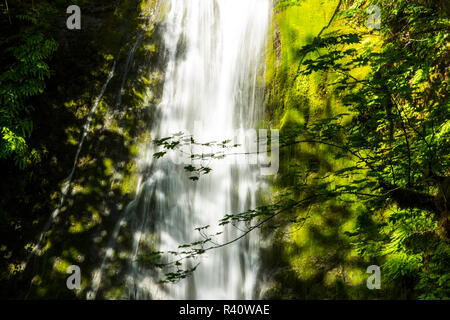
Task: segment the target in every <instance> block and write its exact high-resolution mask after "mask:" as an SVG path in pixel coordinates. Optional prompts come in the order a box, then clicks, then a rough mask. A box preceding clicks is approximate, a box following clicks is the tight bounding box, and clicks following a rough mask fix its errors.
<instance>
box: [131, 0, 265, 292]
mask: <svg viewBox="0 0 450 320" xmlns="http://www.w3.org/2000/svg"><path fill="white" fill-rule="evenodd" d="M165 4H166V5H167V6H166V8H165V9H166V10H165V18H164V28H163V44H164V47H165V50H166V55H167V56H166V61H167V69H166V74H165V82H164V88H163V96H162V101H161V103H160V105H159V106H158V111H159V112H160V113H161V119H160V123H159V124H158V126H157V129H155V130H154V132H153V133H152V136H153V137H155V138H156V137H167V136H171V135H173V134H175V133H178V132H184V133H185V134H186V133H192V134H193V135H194V137H195V139H196V140H197V141H202V142H208V141H223V140H227V139H232V138H233V137H235V135H236V132H237V130H239V129H241V130H247V129H252V128H253V127H254V125H255V123H256V121H257V120H258V118H260V116H261V114H262V102H263V93H262V90H261V86H260V85H258V84H260V83H261V79H262V76H263V73H264V72H263V71H264V70H263V68H262V67H261V66H264V48H265V44H266V36H267V33H268V25H269V19H270V0H167V1H166V2H165ZM163 11H164V10H163ZM258 79H259V82H258ZM156 151H157V149H155V148H154V147H149V148H148V149H147V150H145V152H144V153H143V156H142V157H141V159H140V167H141V168H142V172H143V173H142V177H141V179H140V182H139V186H138V192H137V197H136V200H135V201H134V202H133V203H132V204H131V205H130V206H129V208H128V213H127V215H128V218H127V220H128V224H127V227H128V228H130V230H131V231H132V232H133V236H134V239H133V249H132V257H131V260H132V261H133V262H132V263H131V266H130V268H129V271H128V274H127V279H128V280H127V283H128V287H129V290H130V298H134V299H145V298H149V297H152V298H173V299H252V298H256V297H257V290H256V283H257V273H258V267H259V263H258V251H259V243H258V236H257V235H256V234H250V235H248V236H246V237H245V238H243V239H241V240H240V241H238V242H235V243H233V244H231V245H228V246H226V247H223V248H220V249H215V250H211V251H208V252H207V253H206V254H205V255H202V256H201V257H200V258H199V259H198V260H197V261H192V262H191V265H190V266H193V265H194V264H196V263H198V262H200V265H199V267H198V268H197V270H196V271H195V272H194V273H193V275H192V276H190V277H188V278H187V279H184V280H182V281H180V282H179V283H176V284H173V285H165V286H161V285H157V284H155V282H154V273H151V272H149V271H147V269H148V267H146V266H143V265H141V264H139V263H138V262H136V258H137V257H138V256H139V255H140V254H143V253H146V252H148V250H149V246H152V247H153V248H155V249H157V250H159V251H170V250H177V248H178V246H179V245H181V244H186V243H191V242H193V241H197V240H201V239H202V238H201V237H200V235H199V234H198V233H197V232H196V231H195V228H197V227H202V226H206V225H210V226H211V227H210V228H209V229H208V230H207V232H208V233H209V234H214V233H216V232H221V231H223V234H222V235H221V236H219V237H218V238H215V239H214V241H215V242H219V243H225V242H227V241H230V240H233V239H235V238H236V237H238V236H239V235H241V234H242V232H241V231H240V230H238V229H236V228H233V227H231V226H227V227H226V228H225V229H221V228H220V227H219V226H218V224H219V220H220V219H221V218H223V217H224V215H226V214H229V213H237V212H243V211H246V210H248V209H250V208H254V207H255V206H256V203H257V200H256V193H257V190H258V188H259V184H260V181H261V179H260V177H259V176H260V171H259V168H258V167H256V166H255V165H250V164H247V163H242V162H239V163H235V162H233V161H227V160H214V161H211V163H209V167H210V168H212V172H211V173H209V174H208V175H206V176H202V177H201V178H200V180H199V181H191V180H189V174H187V173H186V171H185V170H184V166H185V165H186V164H185V163H180V162H181V161H180V159H179V158H178V157H180V154H179V153H177V152H173V153H171V154H168V156H166V157H164V158H162V159H153V154H154V153H155V152H156ZM235 160H236V159H235ZM186 267H189V265H187V266H186Z"/></svg>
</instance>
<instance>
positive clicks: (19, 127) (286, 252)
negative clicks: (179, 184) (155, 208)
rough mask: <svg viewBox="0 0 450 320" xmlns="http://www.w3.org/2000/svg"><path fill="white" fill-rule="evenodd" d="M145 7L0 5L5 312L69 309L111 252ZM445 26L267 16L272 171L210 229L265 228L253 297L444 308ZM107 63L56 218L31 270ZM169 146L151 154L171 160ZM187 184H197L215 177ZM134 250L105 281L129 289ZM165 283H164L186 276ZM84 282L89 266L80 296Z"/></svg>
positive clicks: (410, 4)
mask: <svg viewBox="0 0 450 320" xmlns="http://www.w3.org/2000/svg"><path fill="white" fill-rule="evenodd" d="M225 1H226V0H225ZM242 1H244V0H242ZM156 2H157V1H153V0H152V1H138V0H127V1H107V0H105V1H89V0H85V1H64V0H60V1H44V0H42V1H38V0H36V1H14V2H13V1H4V3H2V4H1V5H0V10H1V15H0V26H1V27H2V37H1V38H0V51H1V55H0V165H1V166H2V174H1V177H2V181H1V186H0V193H1V194H2V196H1V199H0V219H1V224H0V234H1V237H0V255H1V256H2V257H3V258H2V260H1V262H0V281H1V282H0V283H1V285H0V287H1V289H0V290H1V291H0V296H1V297H3V298H23V297H32V298H77V296H76V294H77V293H75V292H69V291H67V290H65V288H64V287H61V286H60V283H64V281H65V278H66V269H67V267H68V266H69V265H71V264H77V263H78V264H81V263H84V262H86V263H85V266H86V265H87V266H89V261H90V260H89V259H94V258H93V257H94V255H93V254H92V252H94V253H96V252H100V251H101V252H104V251H106V250H107V239H108V236H109V234H110V233H111V232H112V229H113V228H114V225H115V222H116V221H117V220H118V219H119V217H120V215H121V214H122V212H123V211H124V210H125V207H126V205H127V204H128V203H129V201H130V200H131V199H132V197H133V194H134V192H135V189H136V185H137V172H136V170H137V167H136V163H135V161H134V159H135V158H136V156H137V155H138V152H139V147H140V145H141V144H142V143H148V141H149V140H151V138H152V137H149V136H148V129H149V127H150V126H151V125H153V124H154V122H155V120H156V117H157V116H156V115H155V113H152V112H150V111H149V109H152V108H153V107H154V106H155V105H157V103H158V101H159V98H160V94H161V82H162V78H163V75H162V69H163V66H162V65H163V63H164V62H163V61H161V60H162V57H161V55H160V52H159V49H160V47H159V45H160V39H159V30H158V27H159V25H158V21H152V22H151V23H150V22H149V16H148V15H146V14H141V13H145V12H148V9H149V8H152V7H153V6H155V4H156ZM69 4H78V5H80V6H82V7H83V8H84V9H85V10H84V13H85V19H84V20H83V21H84V22H83V23H84V24H83V28H84V30H83V31H82V32H78V33H77V32H69V31H68V30H66V29H65V18H66V15H65V8H66V7H67V6H68V5H69ZM371 4H376V5H377V6H379V8H381V13H382V14H381V21H380V22H381V23H380V29H379V30H378V29H371V28H368V26H367V20H368V18H369V14H368V13H367V12H366V9H367V8H368V6H369V5H371ZM449 14H450V7H449V4H448V1H445V0H436V1H427V0H416V1H407V0H398V1H388V0H379V1H374V2H370V1H360V0H354V1H353V0H326V1H317V0H279V1H275V3H274V9H273V20H272V26H271V32H270V35H269V39H268V40H269V41H268V45H267V49H266V66H265V67H266V72H265V78H266V79H265V81H266V94H265V105H264V108H265V119H264V125H265V126H267V127H272V128H276V129H279V130H280V139H281V141H280V170H279V172H278V174H277V175H275V176H274V177H272V178H270V179H269V180H270V181H269V182H270V185H271V188H270V194H264V195H261V198H262V199H263V201H264V202H265V204H264V205H263V206H261V207H258V208H253V209H251V210H249V211H247V212H230V213H229V214H228V215H226V216H224V218H223V220H221V221H218V223H219V224H221V225H228V224H232V223H235V222H236V223H240V222H245V223H252V226H253V227H251V228H249V229H248V230H247V232H252V231H253V230H254V229H256V228H258V229H261V231H262V235H263V237H264V239H265V240H268V241H265V243H269V245H267V246H264V247H263V248H262V249H261V257H262V260H263V268H262V271H261V272H262V273H263V275H262V276H264V278H265V280H267V283H269V288H268V290H266V291H265V292H264V298H268V299H270V298H272V299H292V298H293V299H449V295H450V267H449V266H450V245H449V241H450V222H449V210H450V209H449V198H450V177H449V162H450V156H449V155H450V104H449V90H448V89H449V88H448V86H449V66H450V50H449V49H450V48H449V33H448V31H449V29H450V20H449ZM133 48H134V50H133ZM127 61H131V62H130V63H127ZM114 63H116V65H117V66H120V67H118V69H117V70H116V74H115V76H114V77H113V78H112V81H111V83H110V84H109V87H108V88H107V89H106V91H105V94H104V95H103V96H102V97H101V101H100V103H99V105H98V108H97V110H96V111H95V113H94V115H93V120H92V126H91V127H90V130H89V132H88V135H87V139H86V143H85V145H84V146H83V149H82V152H81V155H80V158H79V159H78V161H77V163H75V169H76V170H75V171H74V172H75V174H74V175H73V179H72V180H71V185H70V188H69V192H68V193H67V197H66V198H65V201H64V202H63V203H62V205H61V206H60V208H59V209H60V212H61V213H60V216H59V217H58V219H56V220H55V221H54V222H53V225H52V228H51V230H50V231H49V232H48V233H47V234H46V235H45V237H44V238H43V239H44V240H43V244H42V254H40V255H36V256H33V255H31V253H32V250H33V247H34V245H36V242H37V241H36V239H37V236H38V231H37V230H41V229H42V227H43V226H44V225H45V223H46V221H47V219H48V218H49V217H50V215H51V213H52V212H53V211H54V210H55V208H58V206H59V205H60V199H61V189H62V186H63V183H64V181H65V179H66V178H67V177H68V175H69V172H70V170H71V168H72V166H73V165H74V164H73V159H74V156H75V154H76V153H77V148H78V147H79V143H80V140H81V137H82V134H83V127H84V124H85V121H86V118H87V115H88V114H89V110H90V109H91V107H92V105H93V103H94V101H95V98H96V97H97V96H98V94H99V92H100V91H101V88H102V85H103V84H104V83H105V80H106V79H107V77H108V74H109V72H110V71H111V70H112V66H113V65H114ZM149 88H150V90H149ZM118 93H119V94H118ZM118 105H120V106H121V107H120V108H118ZM179 138H180V137H178V139H179ZM189 138H191V137H189ZM176 139H177V137H172V138H170V137H167V138H166V139H165V140H164V139H163V140H159V141H156V143H157V144H158V145H159V146H161V147H163V148H166V149H167V150H169V149H176V148H177V147H179V145H180V143H179V142H178V143H177V141H179V140H176ZM191 139H192V140H191V141H190V143H195V140H194V139H195V137H192V138H191ZM219 144H220V143H219ZM221 144H222V145H223V147H224V148H225V147H226V145H227V144H228V142H226V141H225V142H223V143H221ZM167 150H166V151H167ZM164 155H165V152H164V151H162V152H161V153H159V154H156V155H155V157H156V158H162V157H164ZM210 156H211V157H214V155H210ZM220 156H222V154H221V155H220ZM185 169H186V174H188V175H191V176H192V180H194V181H197V180H199V179H201V177H202V175H206V174H213V172H212V173H211V169H209V168H207V167H200V168H196V167H193V166H186V168H185ZM207 229H208V226H204V227H202V226H199V229H198V230H197V232H206V233H207ZM193 232H194V230H193ZM131 238H132V235H130V234H125V236H123V237H120V238H119V239H118V243H119V245H118V248H117V249H116V251H114V252H113V254H112V255H113V257H114V258H115V260H114V262H113V267H112V270H115V272H116V274H114V275H112V277H111V279H114V277H117V278H118V277H121V276H123V273H122V271H123V264H124V261H126V260H127V259H129V258H130V257H129V253H127V251H126V249H124V248H126V247H127V246H129V242H130V239H131ZM211 240H213V237H205V239H204V241H199V242H196V243H191V244H182V243H181V244H180V247H179V248H178V249H179V251H178V252H172V255H173V256H178V257H179V258H180V259H182V260H183V259H192V258H195V257H196V256H198V255H202V254H204V253H205V252H206V251H210V250H216V249H217V248H218V247H220V246H221V245H214V244H213V242H212V241H211ZM237 240H239V239H236V241H237ZM92 242H94V243H96V244H95V247H90V246H91V245H92ZM230 243H231V242H230ZM223 245H227V244H223ZM148 247H149V248H148V252H149V254H148V255H143V256H141V257H140V260H139V262H140V263H143V264H148V265H153V266H156V267H157V268H165V267H167V263H162V262H161V258H162V257H163V256H164V254H166V253H164V252H159V251H157V250H158V249H157V248H154V247H153V244H152V243H151V242H150V241H149V243H148ZM174 249H176V248H174ZM30 255H31V256H32V259H31V263H30V264H29V265H28V266H27V264H26V262H27V258H28V257H30ZM179 261H180V260H177V259H175V260H174V262H173V266H175V267H178V265H179ZM369 265H378V266H380V268H381V275H382V280H381V283H382V287H381V290H368V288H367V286H366V282H365V281H366V279H367V277H368V274H367V273H366V269H367V267H368V266H369ZM25 266H27V269H26V270H24V268H25ZM30 266H31V267H30ZM36 266H37V267H36ZM35 268H38V269H40V270H39V272H36V269H35ZM175 270H176V271H175V272H170V273H168V274H166V278H165V279H162V282H173V283H176V282H177V281H178V280H180V279H183V278H186V277H189V276H190V274H191V273H192V272H195V268H192V269H189V270H183V269H180V268H175ZM95 271H96V270H91V269H90V268H89V267H85V268H84V273H83V279H82V288H81V292H82V293H83V294H85V292H86V290H88V289H89V285H90V283H89V282H90V281H91V278H92V274H93V273H94V272H95ZM30 279H31V281H30ZM104 288H106V289H104V292H101V296H102V297H104V298H118V297H121V294H122V290H123V288H120V287H119V286H117V285H116V284H114V283H106V284H104ZM78 297H79V298H80V297H81V298H84V297H85V295H83V296H81V295H80V296H78Z"/></svg>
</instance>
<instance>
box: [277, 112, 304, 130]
mask: <svg viewBox="0 0 450 320" xmlns="http://www.w3.org/2000/svg"><path fill="white" fill-rule="evenodd" d="M304 125H305V120H304V117H303V115H302V114H301V113H300V112H299V111H298V110H295V109H289V110H287V111H286V112H285V113H284V115H283V118H281V121H280V129H281V132H282V133H283V131H284V132H286V131H287V132H289V131H293V130H295V129H298V128H301V127H303V126H304Z"/></svg>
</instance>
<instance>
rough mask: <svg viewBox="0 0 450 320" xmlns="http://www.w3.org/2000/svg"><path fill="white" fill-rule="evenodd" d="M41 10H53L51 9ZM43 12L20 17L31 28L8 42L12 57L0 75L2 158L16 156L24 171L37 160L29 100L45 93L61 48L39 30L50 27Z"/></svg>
mask: <svg viewBox="0 0 450 320" xmlns="http://www.w3.org/2000/svg"><path fill="white" fill-rule="evenodd" d="M42 8H44V9H42ZM39 9H42V10H43V11H48V10H49V9H48V6H43V7H39ZM39 9H38V7H33V8H31V9H30V11H29V12H28V13H27V14H26V15H17V16H16V18H17V19H20V20H23V21H27V22H29V23H30V24H31V25H27V26H26V27H25V28H23V29H21V30H20V32H19V34H18V35H16V36H15V37H11V38H10V39H7V41H6V43H7V44H8V45H9V46H8V47H7V48H5V50H4V52H3V54H4V56H3V59H4V60H6V59H7V58H9V59H8V60H7V61H8V66H7V67H6V70H4V71H3V72H2V73H1V74H0V115H1V116H0V131H1V135H2V137H1V142H0V158H9V157H13V158H14V160H15V162H16V164H17V165H18V166H20V167H21V168H23V167H25V165H26V164H27V162H29V161H30V160H32V157H33V152H30V151H29V150H28V146H27V143H26V139H27V138H29V137H30V135H31V132H32V130H33V122H32V120H31V119H30V117H29V112H30V111H31V110H32V106H30V105H29V101H30V98H31V97H33V96H36V95H39V94H42V93H43V91H44V89H45V80H46V79H47V78H49V77H50V75H51V74H50V67H49V65H48V64H47V60H48V59H49V58H50V57H51V56H52V54H53V53H54V52H55V51H56V50H57V48H58V45H57V43H56V41H55V40H53V39H51V38H46V36H45V35H44V34H43V33H42V32H40V31H38V29H39V28H43V27H45V26H46V23H45V19H44V20H42V19H41V18H42V15H40V14H39V13H40V12H42V11H41V10H39Z"/></svg>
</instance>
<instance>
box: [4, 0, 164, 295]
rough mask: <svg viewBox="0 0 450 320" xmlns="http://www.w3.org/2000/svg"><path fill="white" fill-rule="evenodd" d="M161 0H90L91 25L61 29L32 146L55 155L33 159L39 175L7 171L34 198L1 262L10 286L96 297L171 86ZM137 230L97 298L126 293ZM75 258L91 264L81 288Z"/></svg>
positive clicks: (126, 239)
mask: <svg viewBox="0 0 450 320" xmlns="http://www.w3.org/2000/svg"><path fill="white" fill-rule="evenodd" d="M156 4H157V2H155V1H153V0H151V1H141V0H126V1H120V2H113V3H111V1H104V2H102V3H98V2H96V3H95V4H94V3H93V1H81V2H80V3H79V5H80V6H81V8H82V15H83V18H84V19H83V20H84V23H85V24H84V25H82V27H84V29H82V31H83V32H69V31H67V30H58V31H57V32H56V34H55V38H56V39H57V40H58V41H59V42H60V43H61V44H62V45H61V46H60V51H59V52H58V53H57V54H56V56H55V58H54V61H53V64H52V65H51V67H52V69H53V70H54V75H53V77H52V78H51V79H50V81H49V83H48V84H47V90H46V92H45V93H44V95H43V96H41V97H39V101H37V103H36V104H35V105H38V106H39V105H40V106H41V107H40V114H39V112H36V116H35V117H34V118H35V119H36V129H35V132H34V134H33V139H32V141H31V145H32V146H36V147H39V148H45V149H46V155H45V157H43V159H42V162H41V163H40V164H38V165H36V167H35V168H32V169H30V170H31V171H32V176H31V177H24V178H23V179H22V178H20V177H22V176H23V175H24V173H23V172H20V171H18V170H16V169H14V168H11V171H10V173H9V174H8V175H7V176H5V181H11V183H13V185H15V186H18V184H17V181H23V186H22V187H19V188H18V189H19V190H21V191H20V192H19V195H21V198H22V199H21V200H20V202H21V201H23V198H24V197H23V195H24V194H25V195H29V199H28V204H27V205H26V206H22V207H21V210H22V211H21V212H22V213H20V214H19V213H17V214H14V216H16V217H23V219H21V220H20V228H21V229H22V234H21V236H20V237H19V236H18V231H16V230H14V229H13V228H9V229H11V230H7V231H6V232H5V233H4V235H5V244H4V248H5V251H8V250H12V251H13V252H14V255H13V254H12V255H11V260H9V261H5V263H3V262H2V263H1V265H0V267H1V273H0V280H1V283H2V286H1V287H2V289H1V292H0V296H2V297H5V298H17V299H23V298H25V297H27V298H34V299H48V298H51V299H54V298H65V299H74V298H75V299H85V298H86V292H87V291H88V290H89V289H90V287H91V286H92V277H93V274H94V273H95V271H96V270H95V269H96V266H98V264H99V262H101V261H100V260H101V259H102V258H103V257H104V254H105V252H106V250H107V247H108V240H109V239H110V237H111V234H112V231H113V230H114V227H115V226H116V222H117V221H118V220H119V218H120V217H121V216H122V215H123V214H124V211H125V208H126V207H127V205H128V204H129V203H130V202H131V200H132V199H133V198H134V193H135V189H136V186H137V174H138V173H137V166H136V157H137V156H138V151H139V150H140V148H141V144H144V143H148V141H149V136H148V131H149V129H150V128H151V126H152V122H153V118H154V117H155V116H154V110H155V106H156V105H157V104H158V102H159V99H160V95H161V83H162V80H163V76H162V75H163V69H164V61H161V59H160V58H159V57H160V56H161V55H160V50H161V42H160V32H159V28H160V27H159V21H157V20H151V19H150V16H149V15H148V14H147V13H148V12H149V10H150V9H152V10H153V9H156V8H154V6H155V5H156ZM152 17H153V16H152ZM113 61H116V70H115V73H114V76H113V78H112V79H111V81H110V82H109V84H108V86H107V87H106V91H105V92H104V95H103V96H102V97H101V101H100V103H99V105H98V108H97V110H96V111H95V113H94V114H93V118H92V123H91V126H90V130H89V131H88V132H86V133H87V135H86V138H85V140H84V143H83V145H82V148H81V151H80V154H79V158H78V161H77V164H76V168H75V171H74V175H73V177H72V180H71V184H70V188H69V191H68V193H67V195H66V197H65V199H64V203H63V205H62V207H61V210H60V214H59V215H58V217H57V218H56V219H54V221H53V223H52V224H51V227H50V229H49V232H47V234H46V237H45V238H44V240H43V243H42V245H41V249H43V250H42V253H41V254H40V255H39V256H34V257H32V258H31V260H30V261H29V263H28V264H27V265H26V269H25V270H23V267H24V266H25V264H24V263H23V262H24V261H26V260H27V257H30V255H29V254H30V252H31V248H32V247H33V244H35V243H36V239H37V238H38V233H39V232H40V231H41V230H43V228H44V225H45V224H46V222H47V219H48V217H49V216H50V215H51V213H52V212H54V210H55V209H56V208H58V206H59V202H60V199H61V188H62V185H63V183H64V181H65V180H66V179H67V177H68V175H69V173H70V171H71V169H72V166H73V164H74V158H75V155H76V153H77V148H78V147H79V143H80V139H81V136H82V134H83V128H84V125H85V123H86V119H87V115H88V113H89V112H90V110H91V108H92V106H93V105H94V101H95V99H96V98H97V97H99V93H100V92H101V89H102V87H103V85H104V84H105V81H106V79H107V76H108V74H109V73H110V71H111V68H112V66H113ZM68 74H70V77H69V76H68ZM118 101H120V103H118ZM55 123H57V124H58V125H57V126H56V125H54V124H55ZM18 178H19V180H17V179H18ZM13 181H14V182H13ZM36 181H38V182H39V183H36ZM3 185H5V184H3ZM34 186H37V187H38V188H36V187H34ZM33 188H35V189H37V190H36V192H33V191H32V189H33ZM3 194H4V197H3V200H2V201H3V202H4V204H5V206H4V209H5V210H9V209H10V210H11V213H13V212H14V210H17V201H18V200H17V199H18V195H17V194H13V193H11V192H6V193H3ZM14 208H15V209H14ZM2 210H3V209H2ZM30 217H31V219H30ZM18 223H19V222H18ZM16 229H17V227H16ZM17 230H18V229H17ZM130 239H131V235H129V234H127V233H126V232H124V233H123V234H122V235H121V236H120V238H119V239H118V245H117V250H116V252H114V253H113V256H114V257H117V259H116V262H117V263H115V264H114V265H112V266H111V268H110V270H109V271H108V272H111V273H113V275H112V276H111V277H110V278H111V279H112V280H111V281H109V280H108V281H105V284H104V286H103V287H102V288H101V289H100V290H99V291H98V296H97V298H99V299H101V298H119V297H122V298H124V297H126V294H125V293H124V289H125V286H124V285H123V283H122V282H121V280H120V279H121V278H122V279H123V278H124V277H123V270H124V268H125V267H126V266H128V261H129V256H128V254H127V252H126V248H130V247H131V246H130ZM2 245H3V242H2V243H1V244H0V248H2ZM70 265H78V266H80V268H81V275H82V281H81V289H80V290H77V291H71V290H68V289H67V287H66V279H67V277H68V276H69V275H68V274H67V273H66V271H67V268H68V267H69V266H70ZM3 284H4V285H3ZM13 288H14V289H13ZM11 292H14V296H13V297H12V296H11Z"/></svg>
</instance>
